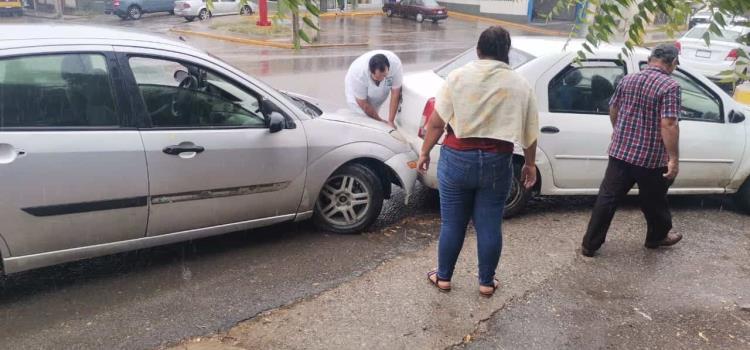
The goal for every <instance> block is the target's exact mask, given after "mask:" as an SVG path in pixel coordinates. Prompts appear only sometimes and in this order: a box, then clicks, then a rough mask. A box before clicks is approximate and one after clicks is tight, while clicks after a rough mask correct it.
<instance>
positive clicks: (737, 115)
mask: <svg viewBox="0 0 750 350" xmlns="http://www.w3.org/2000/svg"><path fill="white" fill-rule="evenodd" d="M744 121H745V115H744V114H742V113H741V112H737V111H731V112H729V122H730V123H732V124H737V123H742V122H744Z"/></svg>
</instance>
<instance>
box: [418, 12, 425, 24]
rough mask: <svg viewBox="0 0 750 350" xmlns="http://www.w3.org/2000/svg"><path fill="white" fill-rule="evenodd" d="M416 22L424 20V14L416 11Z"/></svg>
mask: <svg viewBox="0 0 750 350" xmlns="http://www.w3.org/2000/svg"><path fill="white" fill-rule="evenodd" d="M417 22H419V23H422V22H424V15H422V14H421V13H418V14H417Z"/></svg>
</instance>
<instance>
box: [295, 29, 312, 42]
mask: <svg viewBox="0 0 750 350" xmlns="http://www.w3.org/2000/svg"><path fill="white" fill-rule="evenodd" d="M297 34H299V37H300V39H302V40H304V41H305V42H306V43H308V44H312V40H310V37H309V36H307V33H305V31H304V30H302V29H300V30H298V31H297Z"/></svg>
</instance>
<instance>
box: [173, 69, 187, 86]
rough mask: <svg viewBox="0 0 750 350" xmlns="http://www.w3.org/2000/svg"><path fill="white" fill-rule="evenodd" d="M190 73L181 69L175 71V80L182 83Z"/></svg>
mask: <svg viewBox="0 0 750 350" xmlns="http://www.w3.org/2000/svg"><path fill="white" fill-rule="evenodd" d="M189 75H190V74H188V72H186V71H184V70H182V69H180V70H177V71H175V72H174V81H176V82H178V83H181V82H182V81H183V80H185V78H187V77H188V76H189Z"/></svg>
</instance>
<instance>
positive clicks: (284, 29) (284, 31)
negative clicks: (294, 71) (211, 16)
mask: <svg viewBox="0 0 750 350" xmlns="http://www.w3.org/2000/svg"><path fill="white" fill-rule="evenodd" d="M211 29H214V30H220V31H226V32H230V33H236V34H242V35H245V36H252V37H264V38H268V37H271V38H282V37H288V36H291V35H292V29H291V28H290V27H288V26H285V25H272V26H270V27H259V26H257V25H255V21H254V20H252V21H250V20H243V21H241V22H239V23H238V22H232V23H216V24H212V25H211Z"/></svg>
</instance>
